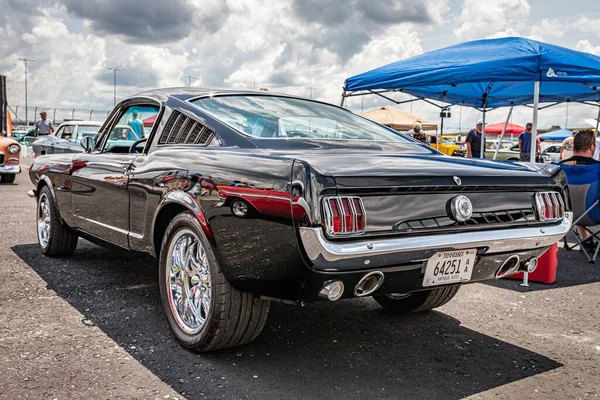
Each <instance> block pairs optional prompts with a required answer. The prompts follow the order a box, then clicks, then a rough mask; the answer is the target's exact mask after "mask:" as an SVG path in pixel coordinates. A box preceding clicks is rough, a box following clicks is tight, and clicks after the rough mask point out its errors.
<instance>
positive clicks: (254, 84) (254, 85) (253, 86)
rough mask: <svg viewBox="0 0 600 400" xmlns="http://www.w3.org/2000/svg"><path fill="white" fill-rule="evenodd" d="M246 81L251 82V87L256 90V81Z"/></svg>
mask: <svg viewBox="0 0 600 400" xmlns="http://www.w3.org/2000/svg"><path fill="white" fill-rule="evenodd" d="M248 83H251V84H252V89H254V90H256V84H257V83H258V82H255V81H249V82H248Z"/></svg>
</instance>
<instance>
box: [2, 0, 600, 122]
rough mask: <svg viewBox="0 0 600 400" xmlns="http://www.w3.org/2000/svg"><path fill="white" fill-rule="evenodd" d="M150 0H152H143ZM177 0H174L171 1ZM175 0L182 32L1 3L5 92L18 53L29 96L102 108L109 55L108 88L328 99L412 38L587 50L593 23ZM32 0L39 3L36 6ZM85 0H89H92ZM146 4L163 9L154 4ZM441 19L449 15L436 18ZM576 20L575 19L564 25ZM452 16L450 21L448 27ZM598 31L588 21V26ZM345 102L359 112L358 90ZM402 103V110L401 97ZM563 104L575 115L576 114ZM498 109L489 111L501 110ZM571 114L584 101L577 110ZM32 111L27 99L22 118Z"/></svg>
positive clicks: (327, 3) (329, 0) (431, 0)
mask: <svg viewBox="0 0 600 400" xmlns="http://www.w3.org/2000/svg"><path fill="white" fill-rule="evenodd" d="M158 1H162V0H148V2H149V3H152V2H158ZM180 1H181V0H173V1H172V3H171V7H175V5H176V4H179V3H180ZM185 1H186V2H187V4H188V5H189V6H190V7H191V9H190V10H191V11H190V18H191V21H193V26H192V25H190V26H191V27H192V29H187V28H186V29H182V30H178V28H177V20H178V18H183V17H180V16H177V18H175V17H174V18H173V21H162V23H161V26H160V27H156V29H154V30H152V28H151V27H153V25H152V18H154V17H153V14H154V13H150V12H146V13H142V14H141V15H138V16H137V18H136V19H135V21H136V23H135V24H132V25H131V26H121V25H119V24H118V23H111V21H108V20H107V19H106V18H104V16H112V15H114V7H115V4H116V2H108V1H107V2H106V3H105V4H107V7H108V6H110V7H112V9H111V10H103V12H102V13H99V15H90V13H91V12H90V10H89V9H87V10H83V11H82V10H80V9H78V8H76V9H75V11H73V10H71V11H69V9H68V8H67V6H60V5H57V4H59V3H60V2H62V3H63V4H67V5H69V6H70V7H74V6H73V5H74V4H75V5H77V4H76V2H74V1H72V0H19V1H9V2H8V8H9V10H7V12H6V13H5V14H3V15H0V37H2V40H0V71H2V73H3V74H5V75H7V77H8V82H9V87H8V92H9V93H8V95H9V102H10V103H11V104H13V105H15V104H23V102H24V99H23V98H24V96H23V84H24V79H23V65H22V63H19V62H17V61H16V58H17V57H18V56H29V57H33V58H35V59H36V61H35V62H33V63H32V64H31V65H30V75H29V78H30V79H29V104H33V105H39V106H45V107H50V108H52V107H64V108H71V109H72V108H73V107H81V108H86V109H92V108H93V109H110V108H111V106H112V102H113V85H112V74H111V72H110V71H108V70H107V67H108V66H112V65H116V66H122V67H124V70H123V71H122V72H119V73H118V93H117V94H118V97H119V98H121V97H123V96H129V95H133V94H135V93H137V92H140V91H142V90H147V89H150V88H153V87H164V86H183V85H184V84H187V81H186V80H184V78H183V76H184V75H187V74H191V75H196V76H198V77H199V79H198V80H197V81H196V82H194V83H193V86H203V87H244V88H251V87H252V85H251V84H250V83H249V81H256V82H258V84H257V88H258V87H262V86H266V87H268V88H269V89H270V90H272V91H282V92H287V93H293V94H298V95H303V96H308V95H309V89H308V87H314V88H315V89H314V90H313V94H314V97H316V98H318V99H321V100H325V101H330V102H333V103H339V100H340V94H341V88H342V85H343V82H344V79H346V78H347V77H349V76H352V75H355V74H358V73H361V72H364V71H367V70H369V69H372V68H376V67H379V66H382V65H385V64H387V63H390V62H394V61H397V60H400V59H403V58H407V57H411V56H414V55H417V54H420V53H422V52H423V50H424V49H423V47H428V48H427V50H433V49H434V48H438V47H442V46H445V45H449V44H454V43H455V42H456V39H457V38H458V39H460V40H469V39H480V38H485V37H504V36H510V35H519V34H523V35H529V36H530V37H533V38H535V39H540V40H543V39H544V38H560V39H561V41H563V42H564V43H566V44H567V45H569V43H570V44H571V46H573V45H574V44H575V43H577V40H579V39H584V40H581V41H580V42H579V43H578V44H577V48H578V49H580V50H584V51H589V52H596V53H598V48H597V47H595V46H594V45H593V44H592V43H593V40H592V41H591V42H590V40H587V38H586V37H577V39H572V37H573V35H574V34H575V33H577V32H583V31H585V30H590V29H591V28H589V27H592V28H595V27H597V26H600V23H594V21H593V20H591V19H589V18H588V19H583V17H582V19H577V18H579V17H580V16H579V15H575V16H573V15H570V16H569V17H565V19H560V18H558V17H557V16H556V15H548V16H547V18H543V19H542V18H539V17H538V16H539V15H543V16H544V10H543V9H541V10H536V12H534V11H532V10H531V6H530V3H529V2H528V0H490V1H488V2H481V1H478V0H465V1H464V2H462V7H461V8H460V9H458V8H455V9H454V10H452V9H450V7H449V4H454V3H455V2H451V3H449V1H448V0H423V1H422V2H420V3H419V4H416V3H414V2H410V1H408V0H400V1H396V2H394V1H393V0H389V1H388V0H385V1H384V0H382V1H381V2H379V3H378V4H377V5H376V6H372V5H373V4H374V3H372V2H369V1H368V0H349V1H348V2H346V3H343V2H339V1H336V0H282V1H280V2H270V3H268V2H266V1H265V0H206V1H205V0H185ZM574 1H575V2H577V1H578V0H574ZM40 2H42V3H44V4H42V6H41V7H40V4H41V3H40ZM92 3H93V4H94V7H96V8H98V4H100V3H101V0H94V1H92ZM413 3H414V4H413ZM532 4H534V5H535V4H536V3H535V2H533V1H532ZM386 5H389V7H386ZM371 6H372V7H371ZM153 7H154V8H152V9H153V10H154V9H157V10H164V8H160V7H163V6H162V5H160V4H159V5H154V6H153ZM565 7H567V6H565ZM117 8H118V7H117ZM571 8H574V6H571ZM84 11H85V12H84ZM174 14H176V13H166V14H164V15H161V18H162V19H165V20H166V19H168V18H167V17H168V16H169V15H174ZM81 15H83V17H82V16H81ZM178 15H180V14H178ZM455 15H456V16H455ZM445 19H446V20H450V22H455V23H456V24H452V23H445V22H448V21H444V20H445ZM576 20H577V21H578V22H577V23H576V24H570V23H569V21H576ZM20 21H27V22H28V23H26V24H25V23H20ZM146 21H148V24H146ZM113 22H114V21H113ZM440 24H441V25H440ZM146 25H147V26H148V29H147V30H145V29H144V27H145V26H146ZM452 25H456V26H457V27H456V28H455V30H454V32H455V34H456V36H455V37H454V36H453V35H452ZM580 25H581V26H580ZM159 28H160V29H159ZM598 32H600V31H597V30H595V29H594V34H597V33H598ZM589 33H590V35H591V33H592V32H589ZM157 35H158V36H161V37H162V36H166V38H165V40H161V37H158V38H157ZM590 35H587V36H589V37H592V36H590ZM424 38H425V39H424ZM167 39H168V40H167ZM427 39H428V40H427ZM438 40H442V42H443V44H440V43H438ZM569 40H571V42H569ZM444 41H445V42H444ZM423 43H425V44H423ZM348 102H349V103H348V104H350V105H351V107H353V108H354V109H356V107H357V106H358V110H360V104H361V101H360V99H358V98H353V99H349V100H348ZM380 103H381V99H380V98H377V97H375V96H370V97H365V98H364V104H363V106H364V107H365V109H367V108H369V107H374V106H377V105H379V104H380ZM402 107H403V108H405V109H407V110H408V109H410V106H409V105H405V106H402ZM574 109H575V108H573V109H572V110H574ZM554 110H555V109H552V108H551V109H548V112H545V113H543V115H541V120H542V123H545V122H546V121H548V123H549V124H554V123H555V122H556V121H553V120H552V119H553V118H555V119H557V120H563V117H562V116H561V114H564V113H563V112H562V111H560V110H559V111H554ZM413 111H414V112H415V113H418V114H421V115H422V116H423V117H425V118H427V119H430V120H434V121H437V120H439V110H437V109H436V108H434V107H432V106H430V105H427V104H426V103H424V102H417V103H414V104H413ZM571 112H572V113H573V118H576V112H575V111H570V113H571ZM502 113H503V112H499V114H498V117H497V118H498V119H500V120H501V119H502V118H503V117H502V116H501V115H500V114H502ZM519 113H522V114H523V117H522V118H523V119H524V120H526V119H529V117H526V115H528V113H530V112H529V111H528V110H523V111H519V112H517V113H516V115H520V114H519ZM581 113H582V114H581V115H584V114H586V113H589V111H587V110H584V109H582V111H581ZM20 114H21V113H20ZM32 114H33V109H32V110H31V111H30V112H29V115H30V117H31V116H32ZM462 114H463V122H462V127H464V126H469V125H472V123H473V122H474V121H475V120H476V119H477V117H478V115H477V112H476V111H470V110H468V109H464V110H463V113H462ZM76 115H77V114H76ZM458 115H459V112H458V110H457V109H456V108H455V111H454V112H453V118H452V119H451V120H448V121H447V124H448V125H450V126H454V125H456V126H458ZM555 115H556V117H555ZM492 117H494V114H492V116H491V117H490V118H492ZM587 117H588V118H589V115H588V116H587ZM494 118H496V117H494ZM519 118H521V117H520V116H519ZM521 122H523V121H521ZM525 122H526V121H525Z"/></svg>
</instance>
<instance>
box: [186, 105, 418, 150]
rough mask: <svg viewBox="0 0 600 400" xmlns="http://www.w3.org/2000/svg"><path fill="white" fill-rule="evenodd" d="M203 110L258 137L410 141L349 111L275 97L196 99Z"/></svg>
mask: <svg viewBox="0 0 600 400" xmlns="http://www.w3.org/2000/svg"><path fill="white" fill-rule="evenodd" d="M193 104H195V105H196V106H197V107H199V108H200V109H202V111H204V112H206V113H208V114H210V115H212V116H213V117H215V118H216V119H218V120H220V121H222V122H224V123H226V124H227V125H229V126H232V127H234V128H235V129H237V130H239V131H241V132H243V133H245V134H247V135H251V136H254V137H257V138H272V139H273V138H311V139H342V140H376V141H394V142H410V139H408V138H406V137H405V136H402V135H401V134H400V133H396V132H394V131H392V130H391V129H388V128H385V127H383V126H381V125H379V124H376V123H374V122H371V121H369V120H366V119H364V118H361V117H359V116H357V115H355V114H352V113H350V112H348V111H345V110H343V109H340V108H338V107H334V106H330V105H327V104H322V103H317V102H314V101H309V100H302V99H293V98H286V97H276V96H252V95H247V96H217V97H210V98H202V99H198V100H194V101H193Z"/></svg>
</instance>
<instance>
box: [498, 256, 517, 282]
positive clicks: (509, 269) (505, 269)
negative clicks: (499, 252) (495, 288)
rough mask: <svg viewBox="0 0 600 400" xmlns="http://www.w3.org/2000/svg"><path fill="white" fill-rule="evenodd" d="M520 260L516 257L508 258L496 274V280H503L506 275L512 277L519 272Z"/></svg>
mask: <svg viewBox="0 0 600 400" xmlns="http://www.w3.org/2000/svg"><path fill="white" fill-rule="evenodd" d="M520 261H521V259H520V258H519V256H518V255H514V256H510V257H508V258H507V259H506V260H505V261H504V262H503V263H502V265H501V266H500V268H499V269H498V272H496V279H500V278H504V277H505V276H508V275H514V274H516V273H517V272H519V263H520Z"/></svg>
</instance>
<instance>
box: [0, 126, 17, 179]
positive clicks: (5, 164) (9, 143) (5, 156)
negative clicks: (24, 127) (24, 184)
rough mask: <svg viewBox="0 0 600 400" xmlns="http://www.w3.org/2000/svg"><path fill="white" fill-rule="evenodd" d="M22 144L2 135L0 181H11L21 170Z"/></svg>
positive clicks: (0, 141)
mask: <svg viewBox="0 0 600 400" xmlns="http://www.w3.org/2000/svg"><path fill="white" fill-rule="evenodd" d="M20 162H21V146H20V145H19V143H18V142H17V141H16V140H14V139H11V138H8V137H5V136H2V135H0V182H6V183H11V182H14V181H15V177H16V176H17V174H18V173H19V172H21V165H20Z"/></svg>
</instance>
